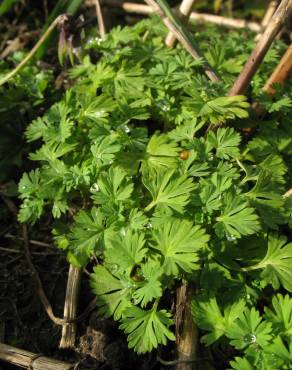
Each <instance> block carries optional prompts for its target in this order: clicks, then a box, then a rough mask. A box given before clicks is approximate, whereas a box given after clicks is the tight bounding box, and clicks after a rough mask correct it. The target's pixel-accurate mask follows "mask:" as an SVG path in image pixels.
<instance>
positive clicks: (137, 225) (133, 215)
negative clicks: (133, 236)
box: [128, 208, 148, 230]
mask: <svg viewBox="0 0 292 370" xmlns="http://www.w3.org/2000/svg"><path fill="white" fill-rule="evenodd" d="M128 219H129V226H130V228H131V229H133V230H142V229H144V228H145V225H146V224H147V222H148V217H146V216H145V215H144V213H143V212H142V211H140V210H139V209H138V208H131V211H130V214H129V217H128Z"/></svg>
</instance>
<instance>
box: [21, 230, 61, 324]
mask: <svg viewBox="0 0 292 370" xmlns="http://www.w3.org/2000/svg"><path fill="white" fill-rule="evenodd" d="M22 237H23V241H24V243H23V245H24V253H25V258H26V261H27V264H28V266H29V268H30V270H31V273H32V277H33V279H34V283H35V288H36V292H37V294H38V296H39V298H40V300H41V302H42V305H43V307H44V309H45V311H46V313H47V315H48V316H49V318H50V319H51V320H52V321H53V322H54V323H55V324H56V325H67V324H68V321H66V320H63V319H61V318H59V317H56V316H55V315H54V313H53V309H52V306H51V304H50V302H49V300H48V297H47V295H46V293H45V291H44V288H43V285H42V282H41V279H40V277H39V274H38V272H37V270H36V268H35V267H34V264H33V263H32V260H31V256H30V251H29V239H28V233H27V226H26V224H23V225H22Z"/></svg>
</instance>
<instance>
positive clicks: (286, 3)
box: [229, 0, 292, 96]
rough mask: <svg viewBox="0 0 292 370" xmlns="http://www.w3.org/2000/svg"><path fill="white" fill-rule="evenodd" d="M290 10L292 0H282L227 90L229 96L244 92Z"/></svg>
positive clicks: (291, 9)
mask: <svg viewBox="0 0 292 370" xmlns="http://www.w3.org/2000/svg"><path fill="white" fill-rule="evenodd" d="M291 12H292V0H282V1H281V4H280V5H279V7H278V9H277V10H276V12H275V14H274V15H273V17H272V19H271V21H270V24H269V25H268V27H267V28H266V30H265V32H264V33H263V34H262V36H261V38H260V40H259V41H258V43H257V45H256V47H255V49H254V51H253V52H252V54H251V55H250V57H249V59H248V61H247V62H246V64H245V66H244V67H243V69H242V71H241V73H240V75H239V76H238V78H237V80H236V81H235V83H234V85H233V87H232V88H231V90H230V91H229V96H234V95H239V94H244V93H245V91H246V89H247V87H248V85H249V83H250V81H251V80H252V78H253V76H254V74H255V73H256V71H257V70H258V68H259V66H260V64H261V62H262V60H263V58H264V57H265V55H266V53H267V51H268V50H269V47H270V46H271V44H272V42H273V41H274V39H275V37H276V36H277V34H278V33H279V32H280V30H281V29H282V27H283V26H284V24H285V23H286V22H287V20H288V19H289V17H290V16H291Z"/></svg>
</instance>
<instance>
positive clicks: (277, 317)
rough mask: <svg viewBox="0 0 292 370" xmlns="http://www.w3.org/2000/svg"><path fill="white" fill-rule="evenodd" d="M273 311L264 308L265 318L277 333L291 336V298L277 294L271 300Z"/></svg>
mask: <svg viewBox="0 0 292 370" xmlns="http://www.w3.org/2000/svg"><path fill="white" fill-rule="evenodd" d="M272 305H273V310H272V309H270V308H268V307H266V308H265V317H266V318H267V319H268V320H269V321H270V322H271V323H272V325H273V328H274V329H276V330H277V332H278V333H282V334H284V335H288V336H292V298H291V297H289V295H288V294H286V295H285V296H282V294H277V295H275V296H274V297H273V298H272Z"/></svg>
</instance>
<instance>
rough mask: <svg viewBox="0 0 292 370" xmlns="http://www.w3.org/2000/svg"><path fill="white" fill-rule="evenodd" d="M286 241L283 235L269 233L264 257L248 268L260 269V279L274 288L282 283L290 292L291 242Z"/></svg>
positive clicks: (291, 275)
mask: <svg viewBox="0 0 292 370" xmlns="http://www.w3.org/2000/svg"><path fill="white" fill-rule="evenodd" d="M286 242H287V239H286V237H285V236H279V237H277V235H276V234H272V235H270V237H269V241H268V250H267V253H266V255H265V257H264V259H263V260H262V261H261V262H259V263H258V264H257V265H254V266H251V267H250V268H248V269H249V270H256V269H262V270H263V271H262V273H261V277H262V279H264V280H265V281H266V282H267V283H270V284H272V286H273V288H274V289H279V288H280V286H281V285H282V286H283V287H284V288H285V289H287V290H288V291H289V292H292V269H291V264H292V243H289V244H286Z"/></svg>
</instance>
